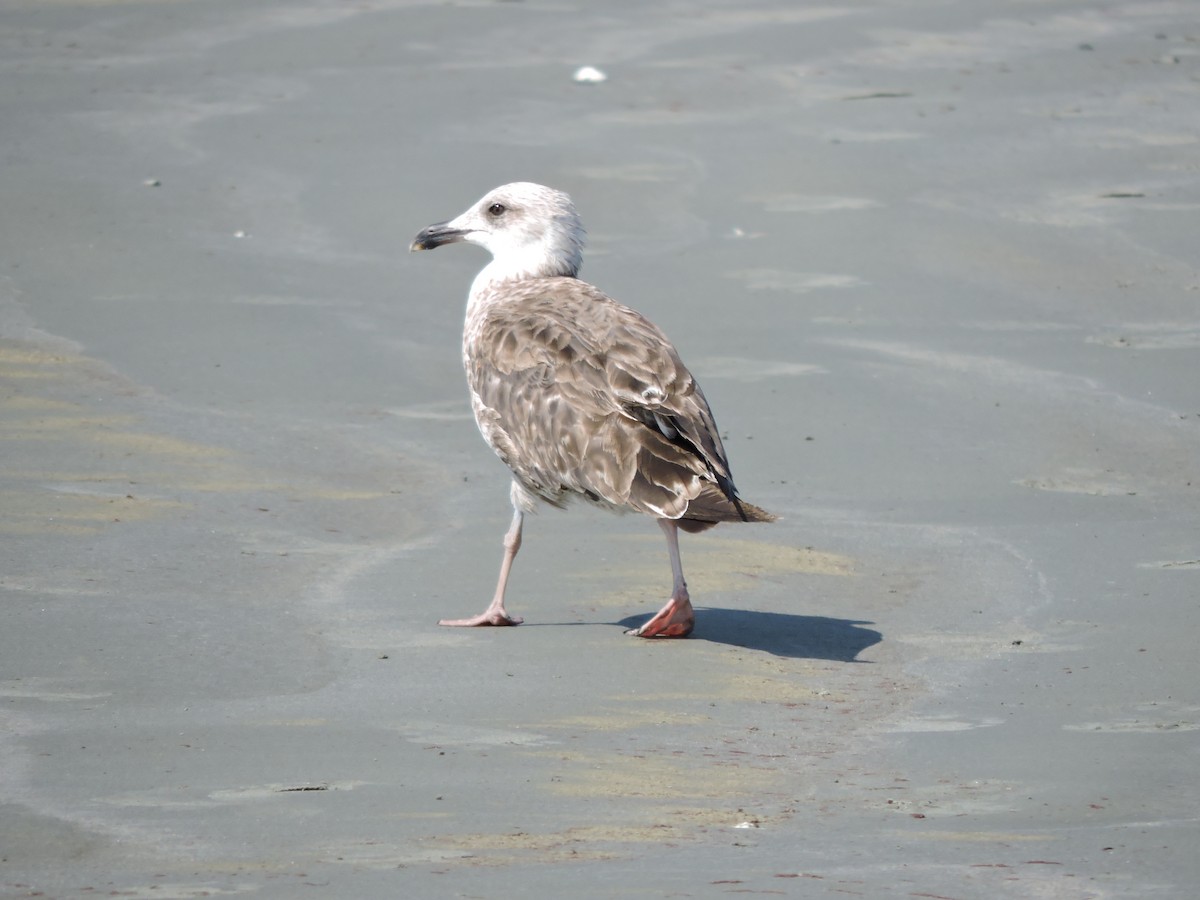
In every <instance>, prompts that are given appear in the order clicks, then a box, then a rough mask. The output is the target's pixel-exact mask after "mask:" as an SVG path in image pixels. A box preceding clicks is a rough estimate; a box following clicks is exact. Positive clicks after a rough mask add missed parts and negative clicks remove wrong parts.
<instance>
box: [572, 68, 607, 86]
mask: <svg viewBox="0 0 1200 900" xmlns="http://www.w3.org/2000/svg"><path fill="white" fill-rule="evenodd" d="M571 77H572V78H573V79H574V80H575V81H577V82H579V83H580V84H599V83H600V82H602V81H608V76H607V75H605V74H604V73H603V72H601V71H600V70H599V69H597V68H596V67H595V66H580V67H579V68H578V69H576V70H575V74H574V75H572V76H571Z"/></svg>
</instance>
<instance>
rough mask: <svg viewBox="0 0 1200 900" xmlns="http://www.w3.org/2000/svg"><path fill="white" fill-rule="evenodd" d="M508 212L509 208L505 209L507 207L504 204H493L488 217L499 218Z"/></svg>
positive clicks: (489, 208)
mask: <svg viewBox="0 0 1200 900" xmlns="http://www.w3.org/2000/svg"><path fill="white" fill-rule="evenodd" d="M507 211H508V210H507V207H505V205H504V204H503V203H493V204H492V205H491V206H489V207H488V215H489V216H496V217H499V216H502V215H504V213H505V212H507Z"/></svg>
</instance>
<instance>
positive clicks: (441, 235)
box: [408, 222, 467, 251]
mask: <svg viewBox="0 0 1200 900" xmlns="http://www.w3.org/2000/svg"><path fill="white" fill-rule="evenodd" d="M466 234H467V233H466V232H465V231H462V230H461V229H458V228H450V227H449V226H448V224H447V223H446V222H439V223H438V224H437V225H430V226H429V227H428V228H426V229H425V230H423V231H422V232H421V233H420V234H418V235H417V236H416V237H415V238H413V242H412V243H411V244H409V245H408V249H409V250H410V251H412V250H432V249H433V248H434V247H440V246H442V244H453V243H455V242H457V241H461V240H462V239H463V238H464V237H465V236H466Z"/></svg>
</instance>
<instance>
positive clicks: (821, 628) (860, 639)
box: [616, 606, 883, 662]
mask: <svg viewBox="0 0 1200 900" xmlns="http://www.w3.org/2000/svg"><path fill="white" fill-rule="evenodd" d="M648 618H649V617H648V616H644V615H640V616H630V617H628V618H625V619H622V620H621V621H620V622H617V623H616V624H618V625H621V626H622V627H624V628H627V629H628V628H637V627H638V626H639V625H641V624H642V623H643V622H645V621H646V620H647V619H648ZM872 624H874V623H873V622H866V621H858V620H854V619H833V618H830V617H828V616H796V615H791V614H789V613H773V612H756V611H754V610H746V609H723V608H721V607H712V606H706V607H697V608H696V628H695V630H694V631H693V632H692V634H691V637H690V640H701V641H709V642H711V643H714V644H728V645H729V646H731V647H747V648H749V649H751V650H764V651H766V652H767V653H773V654H775V655H776V656H785V657H789V658H792V659H830V660H836V661H838V662H866V660H860V659H859V658H858V655H859V654H860V653H862V652H863V651H864V650H866V649H867V648H868V647H871V646H873V645H874V644H878V643H879V642H880V641H881V640H883V635H882V634H881V633H880V632H878V631H875V630H874V629H872V628H863V627H862V626H863V625H872Z"/></svg>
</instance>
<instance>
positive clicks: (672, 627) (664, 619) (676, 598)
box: [625, 519, 696, 638]
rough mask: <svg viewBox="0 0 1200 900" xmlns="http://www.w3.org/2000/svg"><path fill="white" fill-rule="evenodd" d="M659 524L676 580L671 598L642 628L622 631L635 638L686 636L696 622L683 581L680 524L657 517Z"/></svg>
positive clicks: (685, 584)
mask: <svg viewBox="0 0 1200 900" xmlns="http://www.w3.org/2000/svg"><path fill="white" fill-rule="evenodd" d="M658 526H659V528H661V529H662V530H663V534H665V535H666V536H667V552H668V553H670V554H671V575H672V576H673V577H674V579H675V585H674V587H673V588H672V589H671V599H670V600H668V601H667V604H666V606H664V607H663V608H662V609H660V610H659V611H658V612H657V613H655V614H654V617H653V618H652V619H651V620H650V621H649V622H647V623H646V624H644V625H642V627H641V628H632V629H630V630H629V631H627V632H625V633H626V634H632V635H636V636H637V637H666V638H671V637H680V638H681V637H687V636H688V635H689V634H691V633H692V627H693V626H694V625H695V624H696V615H695V613H694V612H693V611H692V601H691V600H690V599H688V590H687V583H686V582H685V581H684V580H683V564H682V563H681V562H680V561H679V526H678V525H676V524H675V520H674V519H659V520H658Z"/></svg>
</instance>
